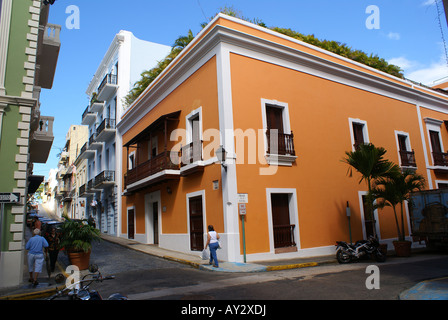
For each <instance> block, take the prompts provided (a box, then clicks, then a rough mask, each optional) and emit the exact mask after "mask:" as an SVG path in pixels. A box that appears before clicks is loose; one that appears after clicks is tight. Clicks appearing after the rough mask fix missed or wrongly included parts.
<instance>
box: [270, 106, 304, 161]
mask: <svg viewBox="0 0 448 320" xmlns="http://www.w3.org/2000/svg"><path fill="white" fill-rule="evenodd" d="M266 106H270V107H274V108H279V109H282V120H283V131H284V133H285V134H291V120H290V117H289V105H288V103H286V102H280V101H277V100H269V99H264V98H262V99H261V116H262V122H263V138H264V155H265V158H266V160H267V163H268V164H270V165H279V166H289V167H290V166H292V163H293V162H294V161H295V160H296V158H297V156H291V155H279V154H269V153H268V138H267V135H266V132H267V130H268V121H267V118H266Z"/></svg>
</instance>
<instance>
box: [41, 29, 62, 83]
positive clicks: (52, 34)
mask: <svg viewBox="0 0 448 320" xmlns="http://www.w3.org/2000/svg"><path fill="white" fill-rule="evenodd" d="M60 33H61V26H60V25H57V24H51V23H47V25H46V26H45V28H44V30H41V31H40V33H39V45H38V53H37V59H36V64H37V68H36V73H37V80H38V81H37V85H38V86H40V87H42V88H45V89H51V88H52V86H53V79H54V74H55V72H56V65H57V62H58V57H59V49H60V47H61V39H60Z"/></svg>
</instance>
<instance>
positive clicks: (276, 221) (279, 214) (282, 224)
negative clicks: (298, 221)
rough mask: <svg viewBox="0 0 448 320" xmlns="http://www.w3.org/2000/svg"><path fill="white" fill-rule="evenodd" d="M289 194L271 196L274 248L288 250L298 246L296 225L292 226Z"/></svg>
mask: <svg viewBox="0 0 448 320" xmlns="http://www.w3.org/2000/svg"><path fill="white" fill-rule="evenodd" d="M289 198H290V195H289V194H287V193H273V194H271V206H272V224H273V228H274V248H276V249H277V248H286V247H293V246H295V245H296V243H295V239H294V229H295V225H294V224H291V219H290V212H289Z"/></svg>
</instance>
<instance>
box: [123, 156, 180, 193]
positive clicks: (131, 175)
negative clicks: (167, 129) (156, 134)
mask: <svg viewBox="0 0 448 320" xmlns="http://www.w3.org/2000/svg"><path fill="white" fill-rule="evenodd" d="M174 153H175V154H174V155H173V158H175V157H178V153H177V152H174ZM169 169H171V170H179V165H178V164H175V163H173V162H172V160H171V151H164V152H162V153H160V154H159V155H157V156H155V157H153V158H152V159H150V160H148V161H146V162H143V163H142V164H140V165H137V166H136V167H135V168H134V169H131V170H129V171H128V172H127V173H126V175H125V177H124V179H125V186H128V185H130V184H133V183H135V182H138V181H139V180H142V179H144V178H147V177H149V176H152V175H154V174H156V173H158V172H161V171H163V170H169Z"/></svg>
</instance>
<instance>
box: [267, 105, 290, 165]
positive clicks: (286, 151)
mask: <svg viewBox="0 0 448 320" xmlns="http://www.w3.org/2000/svg"><path fill="white" fill-rule="evenodd" d="M261 107H262V117H263V130H264V132H265V150H266V159H267V160H268V163H269V164H274V165H286V166H291V165H292V163H293V162H294V161H295V159H296V158H297V157H296V151H295V147H294V135H293V133H292V131H291V127H290V120H289V108H288V104H287V103H284V102H279V101H275V100H266V99H261Z"/></svg>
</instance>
